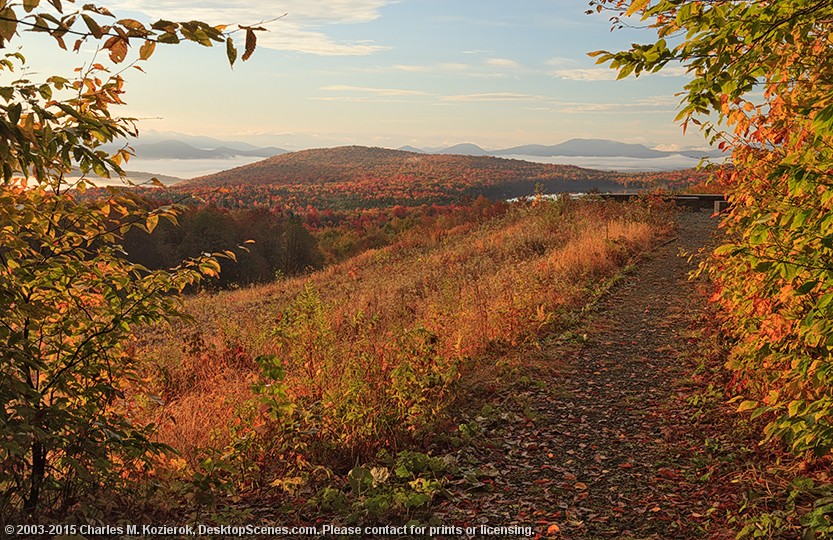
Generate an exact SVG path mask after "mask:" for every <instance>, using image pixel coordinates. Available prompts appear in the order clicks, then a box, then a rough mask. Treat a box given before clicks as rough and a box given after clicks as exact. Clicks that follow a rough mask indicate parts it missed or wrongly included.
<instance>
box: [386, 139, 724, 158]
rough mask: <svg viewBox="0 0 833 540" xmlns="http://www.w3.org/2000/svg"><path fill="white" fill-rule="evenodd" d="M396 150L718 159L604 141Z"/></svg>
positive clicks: (708, 154)
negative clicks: (489, 147) (495, 148)
mask: <svg viewBox="0 0 833 540" xmlns="http://www.w3.org/2000/svg"><path fill="white" fill-rule="evenodd" d="M400 150H406V151H409V152H420V153H430V154H457V155H463V156H536V157H570V156H573V157H578V156H582V157H623V158H637V159H651V158H663V157H669V156H677V155H679V156H685V157H690V158H693V159H702V158H704V157H720V156H722V155H723V153H722V152H721V151H720V150H708V151H706V150H692V149H683V150H674V151H666V150H654V149H652V148H648V147H647V146H645V145H642V144H628V143H622V142H618V141H611V140H607V139H570V140H569V141H565V142H563V143H559V144H554V145H550V146H547V145H543V144H527V145H523V146H513V147H511V148H504V149H499V150H485V149H483V148H481V147H479V146H477V145H476V144H472V143H463V144H455V145H454V146H449V147H447V148H425V149H420V148H414V147H413V146H403V147H402V148H400Z"/></svg>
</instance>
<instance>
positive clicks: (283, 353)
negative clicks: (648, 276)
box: [138, 199, 668, 465]
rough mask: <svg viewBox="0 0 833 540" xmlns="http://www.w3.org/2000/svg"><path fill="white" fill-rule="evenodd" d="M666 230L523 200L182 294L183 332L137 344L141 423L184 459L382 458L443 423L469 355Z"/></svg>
mask: <svg viewBox="0 0 833 540" xmlns="http://www.w3.org/2000/svg"><path fill="white" fill-rule="evenodd" d="M667 223H668V221H667V218H666V219H665V220H663V219H659V220H658V219H656V214H652V213H650V212H647V211H646V209H645V208H644V206H640V205H639V204H627V205H625V204H618V203H609V202H601V201H570V200H569V199H560V200H556V201H535V202H534V203H533V204H526V205H517V206H515V207H513V208H512V209H511V210H510V211H509V212H508V213H506V214H505V215H503V216H501V217H499V218H495V219H492V220H488V221H485V222H482V223H468V224H464V225H457V226H455V227H454V228H452V229H447V230H438V229H414V230H412V231H410V232H409V233H408V234H406V235H405V236H404V237H403V238H402V239H401V240H400V241H399V242H398V243H396V244H394V245H391V246H388V247H386V248H383V249H378V250H370V251H368V252H365V253H363V254H361V255H359V256H357V257H355V258H353V259H350V260H348V261H345V262H344V263H341V264H338V265H335V266H332V267H329V268H327V269H325V270H322V271H318V272H316V273H314V274H311V275H309V276H307V277H303V278H294V279H287V280H282V281H277V282H275V283H272V284H269V285H265V286H258V287H252V288H249V289H243V290H237V291H230V292H222V293H218V294H213V295H200V296H197V297H194V298H191V299H189V300H188V301H187V303H186V306H185V309H186V310H187V312H188V313H190V314H191V315H192V316H193V318H194V320H195V322H193V323H190V324H184V323H179V324H176V325H173V326H168V327H156V328H153V329H150V330H147V331H145V332H144V333H143V335H142V336H141V340H140V344H139V349H138V354H140V355H141V356H142V358H144V361H145V363H146V365H147V373H148V385H149V388H148V394H147V395H154V396H158V398H159V399H146V401H145V405H144V408H143V412H142V414H143V415H144V416H145V418H146V419H148V420H151V419H152V420H155V421H157V422H158V423H159V425H160V430H159V437H160V438H161V440H162V441H163V442H166V443H168V444H170V445H171V446H173V447H175V448H177V449H179V450H181V451H183V453H184V455H186V456H195V455H198V452H197V450H198V449H200V448H207V447H208V448H217V449H223V448H225V449H229V448H234V449H236V451H238V452H240V451H243V452H248V453H249V455H248V456H247V457H248V458H249V459H253V460H255V461H258V460H259V461H261V462H262V461H267V460H269V459H270V458H271V459H275V460H280V461H281V462H282V463H290V462H292V463H298V462H303V463H307V462H317V461H319V460H323V459H325V458H326V459H327V460H329V461H330V462H331V463H339V462H342V463H344V464H345V465H347V464H349V463H350V462H352V461H353V460H355V459H358V458H360V457H363V456H366V455H367V454H369V453H372V452H375V451H376V450H378V449H379V448H388V449H396V448H397V447H398V446H401V445H403V444H406V443H410V442H413V440H414V439H415V438H418V437H421V436H422V435H423V434H424V433H425V432H426V430H430V429H431V428H432V427H436V426H437V423H438V422H440V421H442V419H443V412H444V408H445V406H446V405H447V404H448V402H449V398H450V393H452V392H453V391H454V388H455V386H454V384H455V381H457V380H458V379H459V378H461V377H465V376H466V374H467V370H468V369H469V367H470V366H471V364H472V359H474V358H478V357H479V358H482V357H483V356H484V355H488V352H489V351H490V349H491V348H494V347H496V346H506V345H508V346H511V345H517V344H520V343H522V342H524V341H526V340H530V339H534V338H535V337H536V336H539V335H540V334H541V333H542V332H546V331H548V330H549V331H551V330H553V329H555V328H556V327H557V326H558V325H559V324H560V314H561V313H564V312H567V311H569V310H570V309H572V308H575V307H577V306H579V305H581V303H582V302H583V301H585V300H586V298H587V296H588V294H589V293H590V291H591V290H592V289H593V288H594V284H596V283H598V282H599V281H600V280H602V279H604V278H606V277H609V276H611V275H612V274H614V273H615V272H616V271H617V269H619V268H621V266H622V265H623V264H624V263H625V262H626V261H627V260H628V259H629V258H630V257H632V256H633V255H634V254H635V253H637V252H639V251H641V250H644V249H646V248H648V247H649V246H650V245H652V243H653V242H655V241H656V239H657V237H658V236H660V235H663V234H665V233H667V231H668V225H667ZM241 441H242V442H241ZM241 448H242V450H241ZM333 460H335V461H333Z"/></svg>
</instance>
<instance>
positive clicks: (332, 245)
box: [123, 197, 509, 288]
mask: <svg viewBox="0 0 833 540" xmlns="http://www.w3.org/2000/svg"><path fill="white" fill-rule="evenodd" d="M146 204H148V205H155V203H150V202H147V201H146ZM508 208H509V205H508V204H507V203H505V202H502V201H498V202H492V201H490V200H488V199H486V198H485V197H478V198H477V199H474V200H471V199H465V200H464V201H463V202H462V203H460V204H449V205H437V204H432V205H421V206H415V207H406V206H394V207H391V208H379V209H371V210H364V211H340V212H339V211H332V210H326V211H319V210H316V209H315V208H312V207H307V209H306V210H304V211H298V212H293V211H288V210H281V209H271V210H270V209H266V208H250V209H227V208H219V207H217V206H214V205H203V206H201V207H190V208H187V209H186V210H185V211H184V213H183V214H182V216H181V217H180V219H179V223H178V224H177V225H174V224H171V223H169V222H167V221H160V222H159V223H158V225H157V226H156V227H155V228H154V229H153V231H152V232H151V233H148V232H147V231H144V230H142V229H140V228H136V229H133V230H131V231H130V232H128V233H127V235H126V236H125V238H124V242H123V244H124V245H123V247H124V250H125V251H126V253H127V258H128V259H129V260H130V261H132V262H134V263H137V264H141V265H143V266H146V267H147V268H150V269H162V268H173V267H175V266H176V265H178V264H179V263H180V262H182V260H184V259H186V258H190V257H196V256H199V255H201V254H203V253H214V252H220V251H225V250H231V251H233V252H234V253H235V255H236V259H237V260H236V261H235V260H221V263H220V264H221V267H222V268H221V271H220V276H219V277H218V278H215V279H214V280H213V281H212V282H211V283H210V284H209V286H212V287H216V288H228V287H229V286H232V285H251V284H255V283H266V282H270V281H273V280H274V279H276V278H277V277H279V276H293V275H298V274H302V273H305V272H309V271H311V270H317V269H320V268H322V267H323V266H324V265H326V264H333V263H337V262H340V261H343V260H346V259H349V258H350V257H353V256H355V255H358V254H360V253H362V252H364V251H367V250H368V249H376V248H381V247H384V246H388V245H390V244H392V243H394V242H395V241H397V240H398V239H399V238H401V237H402V235H404V234H406V233H408V232H410V231H412V230H414V229H418V230H419V231H420V234H433V233H432V231H445V230H448V229H450V228H453V227H456V226H460V225H464V224H467V223H480V222H482V221H483V220H486V219H490V218H492V217H496V216H500V215H503V214H504V213H505V212H506V210H507V209H508ZM437 234H439V233H437Z"/></svg>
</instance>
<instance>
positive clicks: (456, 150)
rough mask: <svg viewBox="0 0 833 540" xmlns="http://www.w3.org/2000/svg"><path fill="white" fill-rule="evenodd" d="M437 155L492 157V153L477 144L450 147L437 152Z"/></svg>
mask: <svg viewBox="0 0 833 540" xmlns="http://www.w3.org/2000/svg"><path fill="white" fill-rule="evenodd" d="M435 153H437V154H455V155H460V156H489V155H492V152H487V151H486V150H483V149H482V148H480V147H479V146H477V145H476V144H472V143H462V144H455V145H454V146H449V147H448V148H443V149H442V150H439V151H437V152H435Z"/></svg>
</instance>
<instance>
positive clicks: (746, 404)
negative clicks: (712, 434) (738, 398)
mask: <svg viewBox="0 0 833 540" xmlns="http://www.w3.org/2000/svg"><path fill="white" fill-rule="evenodd" d="M757 406H758V402H757V401H753V400H749V399H747V400H745V401H742V402H741V404H740V405H738V408H737V412H744V411H749V410H752V409H754V408H756V407H757Z"/></svg>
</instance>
